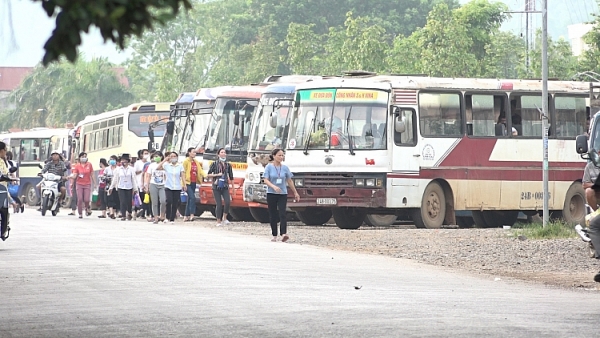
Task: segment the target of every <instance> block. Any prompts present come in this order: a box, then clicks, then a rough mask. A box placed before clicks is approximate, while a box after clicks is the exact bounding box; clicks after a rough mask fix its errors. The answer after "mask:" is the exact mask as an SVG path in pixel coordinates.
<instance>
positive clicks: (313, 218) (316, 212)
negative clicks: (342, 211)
mask: <svg viewBox="0 0 600 338" xmlns="http://www.w3.org/2000/svg"><path fill="white" fill-rule="evenodd" d="M296 215H297V216H298V219H300V222H302V223H304V224H306V225H323V224H325V223H327V222H328V221H329V220H330V219H331V210H329V209H322V208H306V210H304V211H296Z"/></svg>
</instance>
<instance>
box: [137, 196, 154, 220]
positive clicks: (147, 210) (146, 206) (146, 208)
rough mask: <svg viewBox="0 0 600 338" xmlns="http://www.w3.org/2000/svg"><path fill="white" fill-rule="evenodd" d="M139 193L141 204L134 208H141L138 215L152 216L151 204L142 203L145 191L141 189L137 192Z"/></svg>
mask: <svg viewBox="0 0 600 338" xmlns="http://www.w3.org/2000/svg"><path fill="white" fill-rule="evenodd" d="M139 194H140V201H142V205H141V206H139V207H136V208H135V210H136V211H137V210H142V214H141V215H140V217H146V216H148V217H150V216H152V204H146V203H144V197H145V196H146V193H145V192H143V191H140V192H139Z"/></svg>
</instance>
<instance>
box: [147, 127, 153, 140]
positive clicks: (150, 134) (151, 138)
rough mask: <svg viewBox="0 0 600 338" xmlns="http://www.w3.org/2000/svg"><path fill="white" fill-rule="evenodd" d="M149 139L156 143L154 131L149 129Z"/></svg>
mask: <svg viewBox="0 0 600 338" xmlns="http://www.w3.org/2000/svg"><path fill="white" fill-rule="evenodd" d="M148 138H150V142H152V143H154V129H152V128H150V129H148Z"/></svg>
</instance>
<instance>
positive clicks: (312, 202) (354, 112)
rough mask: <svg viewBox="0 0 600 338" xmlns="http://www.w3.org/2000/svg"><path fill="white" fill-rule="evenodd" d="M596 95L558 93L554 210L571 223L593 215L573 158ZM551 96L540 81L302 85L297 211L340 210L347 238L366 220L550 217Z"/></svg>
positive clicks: (293, 134) (292, 158) (290, 150)
mask: <svg viewBox="0 0 600 338" xmlns="http://www.w3.org/2000/svg"><path fill="white" fill-rule="evenodd" d="M589 87H590V85H589V83H583V82H562V81H550V82H549V85H548V88H549V97H548V103H549V115H550V121H549V122H550V129H549V141H548V147H549V180H550V183H549V188H550V190H549V192H550V196H549V208H550V210H551V211H552V215H553V216H555V217H558V216H561V217H563V218H565V220H567V221H568V222H571V223H575V222H577V221H580V220H581V219H583V217H584V215H585V196H584V191H583V189H582V186H581V178H582V175H583V168H584V167H585V161H584V160H582V159H581V158H580V156H579V155H578V154H577V153H575V152H574V151H573V149H574V146H575V137H576V136H577V135H579V134H583V132H584V130H585V127H586V121H587V119H586V117H587V116H589V107H588V102H589V100H588V97H589ZM541 92H542V82H541V81H537V80H493V79H449V78H430V77H410V76H376V75H373V76H364V75H363V76H361V77H352V76H351V77H345V78H342V79H338V80H336V79H333V80H327V81H314V82H310V83H306V84H300V85H298V86H297V93H296V102H295V109H294V112H293V115H292V120H291V123H290V132H289V136H288V139H287V140H288V146H287V153H286V164H287V165H288V166H289V167H290V169H291V170H292V172H293V173H294V175H295V177H294V182H295V184H296V186H297V187H298V191H299V194H300V201H299V202H293V201H290V202H289V203H288V206H289V207H290V208H291V209H292V210H295V211H297V212H298V213H305V214H307V215H310V214H313V213H315V212H318V211H323V210H331V212H332V213H333V217H334V219H335V221H336V224H337V225H338V226H339V227H340V228H344V229H356V228H358V227H360V226H361V224H362V223H363V221H364V219H365V216H366V215H367V214H381V215H396V216H403V217H406V216H409V217H410V218H411V219H412V220H413V221H414V223H415V225H416V226H417V227H424V228H439V227H441V226H443V225H453V224H457V223H458V224H459V225H466V226H468V225H472V224H473V222H474V223H475V225H477V226H479V227H496V226H501V225H512V224H513V223H514V222H515V221H516V219H517V215H518V213H519V212H524V213H526V214H530V215H531V214H535V213H538V212H539V211H540V210H541V209H542V206H543V189H542V120H541V114H540V109H541V106H542V95H541ZM469 212H470V213H471V214H472V218H471V215H469ZM457 215H459V216H462V217H459V218H458V219H457Z"/></svg>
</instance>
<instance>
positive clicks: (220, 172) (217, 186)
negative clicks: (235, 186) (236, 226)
mask: <svg viewBox="0 0 600 338" xmlns="http://www.w3.org/2000/svg"><path fill="white" fill-rule="evenodd" d="M217 155H218V160H217V161H215V162H213V163H212V164H211V165H210V168H209V169H208V175H207V176H206V177H208V178H212V179H213V184H212V191H213V196H214V197H215V203H216V204H217V206H216V210H215V215H216V216H217V226H221V224H222V222H223V221H224V222H225V225H227V224H230V222H229V221H228V220H227V214H228V213H229V205H230V203H231V196H230V194H229V184H230V183H231V182H233V169H232V168H231V164H229V162H227V152H226V151H225V149H224V148H220V149H219V151H217ZM223 203H225V207H224V208H223Z"/></svg>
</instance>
